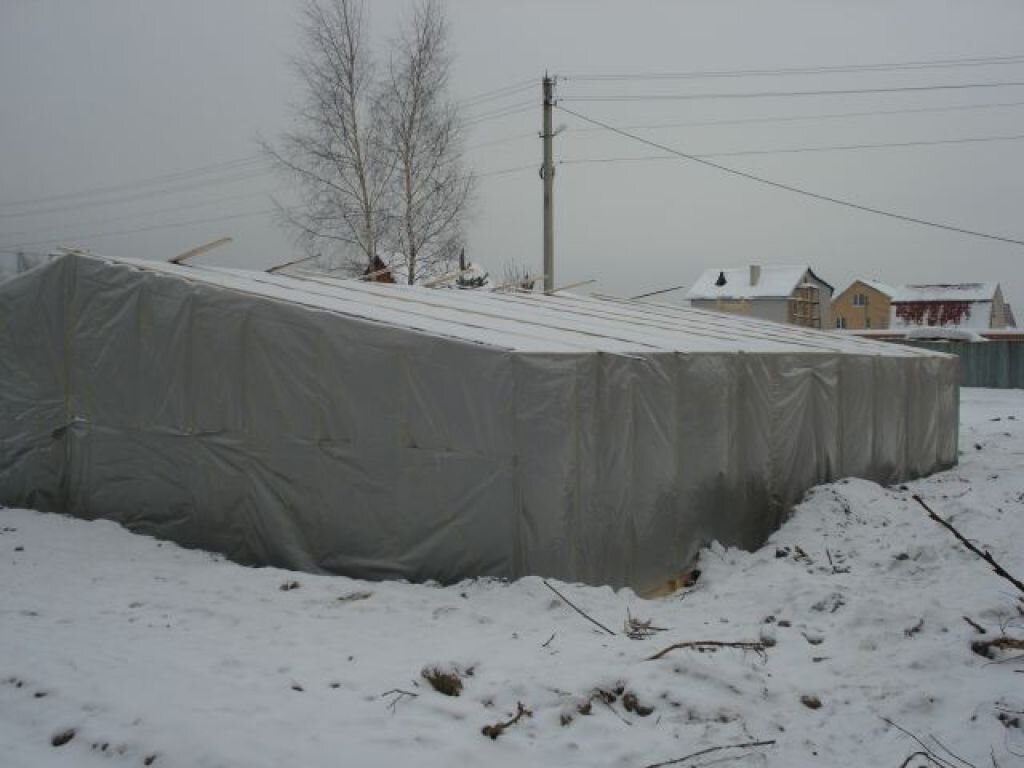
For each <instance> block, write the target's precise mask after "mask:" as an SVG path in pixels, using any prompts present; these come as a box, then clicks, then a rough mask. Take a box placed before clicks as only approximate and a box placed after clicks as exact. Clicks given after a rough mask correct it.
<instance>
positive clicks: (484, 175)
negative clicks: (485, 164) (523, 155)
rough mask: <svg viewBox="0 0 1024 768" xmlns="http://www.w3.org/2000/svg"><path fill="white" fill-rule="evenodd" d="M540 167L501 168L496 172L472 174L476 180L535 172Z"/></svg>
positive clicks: (535, 165)
mask: <svg viewBox="0 0 1024 768" xmlns="http://www.w3.org/2000/svg"><path fill="white" fill-rule="evenodd" d="M539 167H540V166H539V165H538V164H537V163H531V164H530V165H517V166H515V167H514V168H501V169H499V170H497V171H488V172H487V173H476V174H473V175H474V176H475V177H476V178H478V179H486V178H488V177H490V176H506V175H508V174H510V173H520V172H521V171H535V170H537V168H539Z"/></svg>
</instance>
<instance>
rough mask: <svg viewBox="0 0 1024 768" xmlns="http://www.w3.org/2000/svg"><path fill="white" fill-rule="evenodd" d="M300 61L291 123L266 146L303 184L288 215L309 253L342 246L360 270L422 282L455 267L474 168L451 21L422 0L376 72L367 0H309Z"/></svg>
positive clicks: (345, 261)
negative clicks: (466, 165) (466, 166)
mask: <svg viewBox="0 0 1024 768" xmlns="http://www.w3.org/2000/svg"><path fill="white" fill-rule="evenodd" d="M301 32H302V45H303V50H302V53H301V54H300V55H299V56H298V57H297V59H296V61H295V65H296V69H297V71H298V74H299V76H300V79H301V81H302V84H303V101H302V103H301V105H300V106H299V108H298V113H297V116H296V123H295V128H294V129H293V130H292V131H290V132H288V133H286V134H285V135H284V136H283V138H282V140H281V142H280V146H279V147H273V146H271V145H269V144H264V149H265V150H266V152H267V153H268V154H269V155H270V156H271V157H272V158H273V160H274V161H275V163H276V165H277V166H278V167H279V168H280V169H282V170H283V171H284V172H285V173H286V174H287V176H288V177H289V178H291V180H292V181H293V182H294V183H295V187H296V189H297V191H298V194H299V198H300V203H299V205H297V206H294V207H291V208H287V209H285V208H282V209H281V211H282V216H283V218H284V220H285V221H286V222H287V224H289V225H290V226H291V227H293V228H294V229H295V230H296V232H297V233H298V234H299V241H300V242H301V243H302V244H303V245H304V246H305V247H306V249H307V250H308V251H309V252H310V253H322V252H324V251H327V252H328V253H330V254H341V255H342V257H343V263H342V265H343V266H345V267H348V268H349V270H350V271H351V272H353V273H356V272H361V273H370V272H375V271H378V270H379V269H380V268H381V267H383V266H384V265H385V264H386V265H387V266H388V267H391V268H392V273H391V274H392V275H393V277H394V278H395V279H397V280H401V281H403V282H408V283H414V282H419V281H420V280H422V279H423V278H424V277H427V276H432V275H437V274H440V273H443V272H446V271H447V270H449V269H451V267H452V266H453V265H454V263H455V260H456V259H457V257H458V254H459V251H460V249H461V248H462V245H463V232H462V225H463V221H464V219H465V217H466V215H467V209H468V204H469V198H470V193H471V191H472V188H473V182H472V177H471V176H470V175H468V174H466V173H464V172H463V170H462V163H461V155H462V141H461V123H460V120H459V114H458V110H457V107H456V106H455V104H454V103H453V102H452V101H451V100H450V99H449V98H448V94H447V91H448V75H449V68H450V65H451V59H450V57H449V54H448V50H447V49H448V28H447V24H446V21H445V18H444V13H443V11H442V9H441V6H440V4H439V3H437V2H435V1H434V0H427V1H426V2H423V3H422V4H420V5H418V6H417V7H416V8H415V10H414V11H413V14H412V16H411V18H410V19H409V20H408V21H407V22H406V23H405V24H404V25H403V27H402V29H401V32H400V34H399V35H398V37H397V38H396V39H395V41H394V43H393V46H392V50H391V55H390V57H389V59H388V66H387V67H385V68H384V69H385V70H386V71H385V72H383V73H382V76H381V77H377V76H376V72H375V68H374V64H373V57H372V56H371V54H370V50H369V44H368V41H367V33H366V6H365V5H364V3H363V0H307V5H306V7H305V9H304V16H303V22H302V27H301Z"/></svg>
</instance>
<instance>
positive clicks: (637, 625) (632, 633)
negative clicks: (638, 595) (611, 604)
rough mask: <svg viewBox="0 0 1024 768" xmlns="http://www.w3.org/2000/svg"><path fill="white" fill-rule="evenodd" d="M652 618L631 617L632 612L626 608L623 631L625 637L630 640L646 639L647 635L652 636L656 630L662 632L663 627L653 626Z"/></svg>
mask: <svg viewBox="0 0 1024 768" xmlns="http://www.w3.org/2000/svg"><path fill="white" fill-rule="evenodd" d="M653 622H654V619H648V620H647V621H643V620H641V619H637V618H634V617H633V614H631V613H630V612H629V608H627V609H626V622H625V626H624V631H625V633H626V637H628V638H629V639H630V640H646V639H647V638H649V637H653V636H654V635H655V634H657V633H658V632H664V631H665V627H656V626H654V623H653Z"/></svg>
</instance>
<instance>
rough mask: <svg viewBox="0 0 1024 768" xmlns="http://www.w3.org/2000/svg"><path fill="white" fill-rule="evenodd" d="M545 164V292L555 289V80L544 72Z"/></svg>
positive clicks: (542, 173)
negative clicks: (553, 130) (552, 115)
mask: <svg viewBox="0 0 1024 768" xmlns="http://www.w3.org/2000/svg"><path fill="white" fill-rule="evenodd" d="M543 85H544V126H543V132H542V133H541V135H540V136H541V138H542V139H544V165H543V166H541V169H540V177H541V179H542V180H543V181H544V292H545V293H550V292H551V291H553V290H554V289H555V210H554V205H555V163H554V148H553V147H552V143H553V140H554V137H555V135H554V133H553V132H552V128H551V112H552V110H553V108H554V104H555V80H554V78H552V77H549V76H548V74H547V73H546V72H545V73H544V80H543Z"/></svg>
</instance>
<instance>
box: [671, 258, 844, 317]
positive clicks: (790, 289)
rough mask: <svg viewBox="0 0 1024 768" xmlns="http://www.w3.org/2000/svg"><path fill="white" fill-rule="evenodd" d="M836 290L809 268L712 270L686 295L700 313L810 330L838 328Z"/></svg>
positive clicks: (762, 267) (777, 267) (777, 266)
mask: <svg viewBox="0 0 1024 768" xmlns="http://www.w3.org/2000/svg"><path fill="white" fill-rule="evenodd" d="M832 290H833V289H832V286H831V285H829V284H828V283H826V282H825V281H824V280H822V279H821V278H820V277H818V276H817V275H816V274H814V272H813V271H812V270H811V268H810V267H808V266H806V265H798V266H783V265H767V266H758V265H756V264H755V265H751V266H749V267H735V268H729V269H719V268H714V269H707V270H705V271H704V272H703V273H702V274H701V276H700V277H699V278H698V279H697V282H696V283H694V284H693V287H692V288H690V290H689V291H688V292H687V293H686V297H685V298H686V299H688V300H689V302H690V306H691V307H694V308H695V309H711V310H716V311H718V312H730V313H732V314H738V315H750V316H751V317H757V318H760V319H762V320H774V321H775V322H777V323H789V324H791V325H802V326H806V327H809V328H831V327H832Z"/></svg>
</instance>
